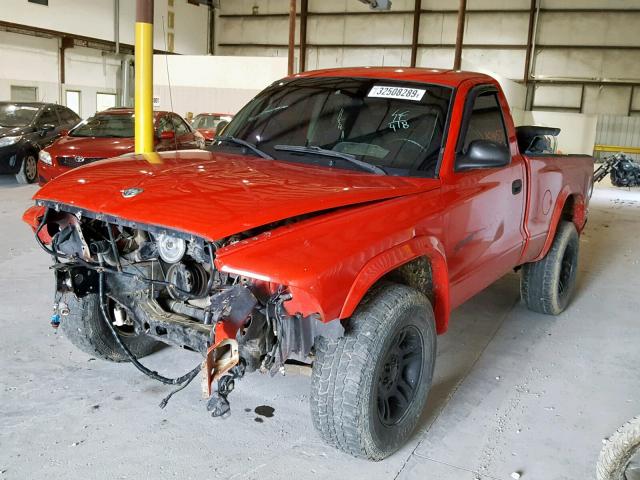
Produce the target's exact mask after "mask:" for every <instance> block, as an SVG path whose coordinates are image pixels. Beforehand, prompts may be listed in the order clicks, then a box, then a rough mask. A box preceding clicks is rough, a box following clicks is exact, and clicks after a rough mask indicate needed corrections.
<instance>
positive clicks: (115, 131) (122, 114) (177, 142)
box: [38, 108, 204, 185]
mask: <svg viewBox="0 0 640 480" xmlns="http://www.w3.org/2000/svg"><path fill="white" fill-rule="evenodd" d="M154 130H155V136H154V138H155V149H156V151H163V150H186V149H193V148H204V137H203V136H202V135H201V134H200V133H198V132H196V131H195V130H194V129H193V128H191V127H190V126H189V124H188V123H187V122H186V121H185V120H184V119H183V118H182V117H180V116H179V115H177V114H175V113H172V112H154ZM134 148H135V141H134V111H133V109H131V108H112V109H109V110H105V111H104V112H98V113H96V114H95V115H94V116H93V117H91V118H89V119H88V120H85V121H84V122H82V123H80V124H78V125H77V126H76V127H75V128H74V129H72V130H71V131H70V132H68V133H67V134H66V135H63V136H62V137H60V138H59V139H58V140H56V141H55V142H53V143H52V144H51V145H49V146H48V147H46V148H45V149H43V150H41V151H40V154H39V160H40V161H39V162H38V183H39V184H40V185H44V184H45V183H47V182H48V181H49V180H51V179H53V178H55V177H57V176H58V175H60V174H62V173H64V172H66V171H68V170H70V169H72V168H75V167H79V166H81V165H85V164H87V163H91V162H95V161H97V160H103V159H105V158H111V157H117V156H119V155H122V154H124V153H131V152H133V151H134Z"/></svg>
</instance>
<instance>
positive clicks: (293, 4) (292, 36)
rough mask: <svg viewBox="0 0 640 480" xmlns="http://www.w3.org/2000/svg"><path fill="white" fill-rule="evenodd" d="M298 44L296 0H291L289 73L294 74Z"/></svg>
mask: <svg viewBox="0 0 640 480" xmlns="http://www.w3.org/2000/svg"><path fill="white" fill-rule="evenodd" d="M295 45H296V0H290V1H289V54H288V56H287V73H288V74H289V75H293V64H294V48H295Z"/></svg>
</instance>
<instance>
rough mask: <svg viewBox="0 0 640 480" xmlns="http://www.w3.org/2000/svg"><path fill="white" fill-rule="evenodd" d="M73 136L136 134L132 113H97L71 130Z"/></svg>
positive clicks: (128, 136)
mask: <svg viewBox="0 0 640 480" xmlns="http://www.w3.org/2000/svg"><path fill="white" fill-rule="evenodd" d="M69 136H71V137H114V138H131V137H133V136H134V122H133V115H132V114H117V115H115V114H97V115H94V116H93V117H90V118H88V119H87V120H85V121H84V122H82V123H80V124H79V125H78V126H77V127H76V128H74V129H73V130H71V132H70V134H69Z"/></svg>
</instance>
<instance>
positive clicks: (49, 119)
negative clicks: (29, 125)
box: [38, 107, 60, 127]
mask: <svg viewBox="0 0 640 480" xmlns="http://www.w3.org/2000/svg"><path fill="white" fill-rule="evenodd" d="M48 123H50V124H52V125H55V126H56V127H57V126H58V125H59V123H60V122H59V121H58V116H57V115H56V112H55V111H54V110H53V108H51V107H46V108H45V109H44V111H43V112H42V113H41V114H40V118H39V119H38V126H39V127H42V126H43V125H46V124H48Z"/></svg>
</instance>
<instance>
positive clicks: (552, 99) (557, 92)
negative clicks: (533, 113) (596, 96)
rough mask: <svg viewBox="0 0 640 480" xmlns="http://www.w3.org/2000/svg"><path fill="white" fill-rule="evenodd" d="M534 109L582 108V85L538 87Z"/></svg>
mask: <svg viewBox="0 0 640 480" xmlns="http://www.w3.org/2000/svg"><path fill="white" fill-rule="evenodd" d="M535 89H536V90H535V95H534V101H533V106H534V107H564V108H580V102H581V98H582V85H536V87H535Z"/></svg>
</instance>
